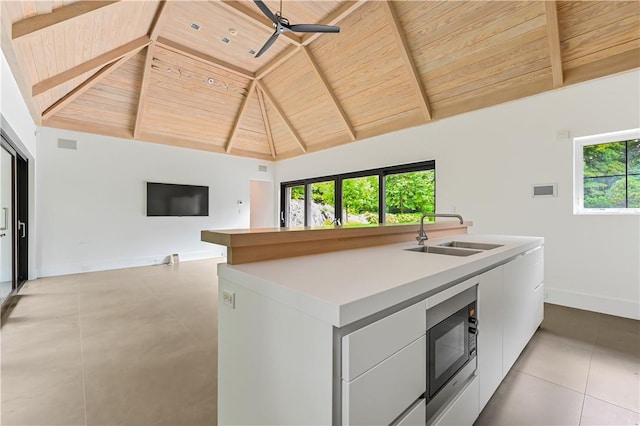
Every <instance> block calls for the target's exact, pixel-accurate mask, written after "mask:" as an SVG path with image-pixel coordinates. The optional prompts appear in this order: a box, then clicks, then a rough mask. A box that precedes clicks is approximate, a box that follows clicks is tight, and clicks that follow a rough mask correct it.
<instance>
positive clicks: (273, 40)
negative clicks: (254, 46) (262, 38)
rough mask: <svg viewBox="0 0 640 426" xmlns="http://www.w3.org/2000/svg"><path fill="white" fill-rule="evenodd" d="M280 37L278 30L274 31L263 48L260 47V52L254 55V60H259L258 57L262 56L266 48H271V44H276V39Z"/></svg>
mask: <svg viewBox="0 0 640 426" xmlns="http://www.w3.org/2000/svg"><path fill="white" fill-rule="evenodd" d="M279 35H280V33H279V32H278V30H276V32H274V33H273V34H272V35H271V37H269V40H267V42H266V43H265V44H264V46H262V48H261V49H260V51H259V52H258V53H256V56H255V57H256V58H259V57H260V55H262V54H263V53H264V52H266V51H267V49H268V48H270V47H271V45H272V44H273V43H275V42H276V39H277V38H278V36H279Z"/></svg>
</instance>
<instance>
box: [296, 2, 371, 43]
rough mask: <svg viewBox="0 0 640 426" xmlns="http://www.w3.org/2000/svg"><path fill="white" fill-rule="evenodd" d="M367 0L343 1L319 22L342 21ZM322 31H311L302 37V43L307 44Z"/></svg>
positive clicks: (323, 23) (331, 23) (333, 22)
mask: <svg viewBox="0 0 640 426" xmlns="http://www.w3.org/2000/svg"><path fill="white" fill-rule="evenodd" d="M366 2H367V0H358V1H348V2H344V3H343V4H342V5H341V6H340V7H339V8H338V9H336V10H335V11H334V12H332V13H331V14H329V16H327V18H326V19H324V20H323V21H322V22H321V23H320V24H322V25H336V24H338V23H339V22H340V21H342V20H343V19H344V18H346V17H347V16H349V15H351V14H352V13H353V12H355V11H356V10H357V9H358V8H360V7H361V6H362V5H364V4H365V3H366ZM321 35H322V33H311V34H307V35H305V36H304V37H302V45H303V46H307V45H308V44H309V43H311V42H312V41H313V40H315V39H317V38H318V37H320V36H321Z"/></svg>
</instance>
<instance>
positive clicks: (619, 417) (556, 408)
mask: <svg viewBox="0 0 640 426" xmlns="http://www.w3.org/2000/svg"><path fill="white" fill-rule="evenodd" d="M544 315H545V318H544V321H543V323H542V326H541V327H540V329H539V330H538V331H537V332H536V334H535V335H534V336H533V338H532V339H531V341H530V342H529V344H528V345H527V347H526V348H525V350H524V351H523V352H522V354H521V355H520V358H518V360H517V361H516V363H515V364H514V366H513V368H512V369H511V371H510V372H509V374H508V375H507V377H505V379H504V381H503V382H502V384H501V385H500V387H499V388H498V390H497V391H496V393H495V394H494V396H493V398H491V400H490V401H489V403H488V404H487V406H486V407H485V409H484V410H483V411H482V413H481V414H480V417H479V418H478V420H477V421H476V425H578V424H580V425H638V424H640V414H638V413H640V393H639V391H640V377H639V374H640V321H633V320H629V319H625V318H619V317H614V316H610V315H604V314H598V313H595V312H589V311H582V310H579V309H571V308H566V307H562V306H557V305H550V304H545V311H544Z"/></svg>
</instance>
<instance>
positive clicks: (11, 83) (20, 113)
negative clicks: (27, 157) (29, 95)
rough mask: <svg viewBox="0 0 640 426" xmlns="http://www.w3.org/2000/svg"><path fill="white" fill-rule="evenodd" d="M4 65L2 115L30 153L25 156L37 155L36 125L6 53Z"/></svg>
mask: <svg viewBox="0 0 640 426" xmlns="http://www.w3.org/2000/svg"><path fill="white" fill-rule="evenodd" d="M0 56H2V60H1V62H2V65H1V66H0V113H2V115H3V116H4V117H5V119H6V120H7V121H8V122H9V124H10V125H11V127H12V128H13V130H14V132H15V133H16V135H17V136H18V138H19V139H20V143H21V144H22V145H23V146H20V148H21V149H23V150H26V151H28V153H25V154H31V155H33V156H34V157H35V155H36V136H35V131H36V125H35V123H34V122H33V119H32V118H31V115H30V114H29V110H28V109H27V105H26V104H25V102H24V99H23V97H22V95H21V94H20V90H19V89H18V83H16V80H15V78H14V77H13V74H12V73H11V70H10V69H9V64H8V63H7V60H6V58H5V57H4V53H2V55H0Z"/></svg>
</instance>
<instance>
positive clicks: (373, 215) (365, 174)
mask: <svg viewBox="0 0 640 426" xmlns="http://www.w3.org/2000/svg"><path fill="white" fill-rule="evenodd" d="M416 181H418V182H416ZM388 185H389V189H388V190H387V186H388ZM332 187H333V189H334V192H333V196H331V188H332ZM293 188H302V189H297V191H303V190H304V196H302V195H300V194H298V195H297V197H293V198H292V196H291V191H292V189H293ZM280 194H281V197H280V209H281V214H280V225H281V226H291V227H293V226H303V225H308V226H319V225H328V224H330V222H333V223H336V224H339V225H343V224H344V225H351V226H356V225H366V224H377V223H417V222H418V221H419V219H420V213H422V212H435V161H433V160H429V161H422V162H419V163H411V164H403V165H399V166H390V167H384V168H380V169H372V170H362V171H357V172H350V173H344V174H340V175H333V176H324V177H317V178H309V179H301V180H296V181H291V182H282V183H281V191H280ZM294 194H295V192H294ZM418 195H420V197H419V198H420V199H419V200H417V202H409V201H408V199H407V197H411V198H413V197H417V196H418ZM387 196H390V201H389V203H387V202H386V198H387ZM300 199H302V200H303V202H300V201H296V200H300ZM292 200H293V202H294V203H296V206H295V207H296V208H297V207H299V205H303V206H304V209H305V211H304V213H303V215H302V216H303V217H304V218H305V220H304V223H301V221H300V220H299V219H297V218H299V217H300V215H297V216H295V218H296V219H297V220H296V221H293V219H294V216H292V215H291V214H290V212H291V210H292V208H291V206H290V205H289V204H290V203H291V202H292ZM304 200H306V203H305V202H304ZM414 201H415V200H414ZM331 209H333V212H334V218H333V220H332V221H330V220H329V218H330V215H328V213H329V212H330V210H331ZM422 209H424V210H422ZM315 210H321V211H325V212H326V213H327V214H326V215H323V219H322V220H320V219H319V218H318V217H317V216H318V215H317V212H315V213H314V211H315ZM324 216H327V217H324ZM320 222H322V223H320Z"/></svg>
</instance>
